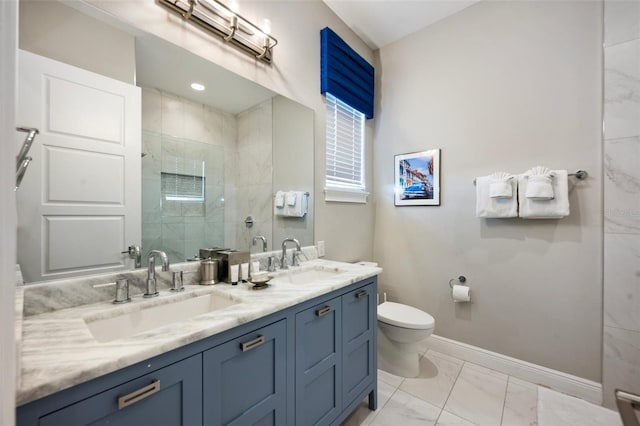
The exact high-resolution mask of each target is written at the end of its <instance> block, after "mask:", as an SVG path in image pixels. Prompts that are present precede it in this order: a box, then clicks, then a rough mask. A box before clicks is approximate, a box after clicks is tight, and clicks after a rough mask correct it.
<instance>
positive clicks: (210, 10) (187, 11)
mask: <svg viewBox="0 0 640 426" xmlns="http://www.w3.org/2000/svg"><path fill="white" fill-rule="evenodd" d="M158 1H159V3H160V4H162V5H163V6H165V7H167V8H169V9H171V10H173V11H174V12H177V13H178V14H180V15H181V16H182V17H183V18H184V19H185V20H187V21H191V22H193V23H194V24H196V25H198V26H200V27H201V28H203V29H205V30H207V31H209V32H211V33H213V34H216V35H218V36H219V37H221V38H222V39H223V40H224V41H226V42H228V43H231V44H233V45H234V46H236V47H239V48H240V49H242V50H244V51H245V52H247V53H249V54H251V55H253V56H255V58H256V59H259V60H261V61H264V62H267V63H271V61H272V57H273V47H274V46H275V45H276V44H278V40H276V38H275V37H273V36H271V35H270V34H269V33H270V31H271V29H270V28H269V29H267V30H266V31H265V30H263V29H261V28H260V27H258V26H257V25H256V24H254V23H252V22H251V21H249V20H248V19H246V18H244V17H242V15H240V14H239V13H238V12H237V10H236V11H234V10H233V9H234V8H233V7H228V6H226V5H225V4H223V3H221V2H220V1H218V0H158ZM236 4H237V3H236ZM235 9H237V7H235Z"/></svg>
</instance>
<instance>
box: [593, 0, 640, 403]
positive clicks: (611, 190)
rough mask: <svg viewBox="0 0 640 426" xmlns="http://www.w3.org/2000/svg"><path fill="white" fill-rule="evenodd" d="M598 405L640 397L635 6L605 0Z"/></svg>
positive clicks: (639, 40)
mask: <svg viewBox="0 0 640 426" xmlns="http://www.w3.org/2000/svg"><path fill="white" fill-rule="evenodd" d="M604 18H605V23H604V28H605V38H604V41H605V49H604V51H605V63H604V64H605V75H604V82H605V85H604V96H605V103H604V124H605V132H604V139H605V140H604V156H605V158H604V164H605V182H604V214H605V226H604V230H605V235H604V336H603V343H604V351H603V353H604V359H603V371H602V375H603V377H602V382H603V391H604V403H605V405H606V406H608V407H610V408H615V402H614V394H613V392H614V390H615V389H616V388H620V389H624V390H627V391H631V392H635V393H638V394H640V168H638V165H639V164H640V98H639V97H638V94H639V93H640V65H639V64H640V2H638V1H611V0H606V1H605V9H604Z"/></svg>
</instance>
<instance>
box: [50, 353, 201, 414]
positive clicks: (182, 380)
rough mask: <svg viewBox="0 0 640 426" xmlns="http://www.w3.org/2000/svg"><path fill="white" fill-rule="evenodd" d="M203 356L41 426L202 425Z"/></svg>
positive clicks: (70, 409) (85, 403)
mask: <svg viewBox="0 0 640 426" xmlns="http://www.w3.org/2000/svg"><path fill="white" fill-rule="evenodd" d="M201 394H202V356H201V355H200V354H198V355H194V356H192V357H190V358H187V359H185V360H183V361H180V362H176V363H175V364H171V365H169V366H167V367H164V368H161V369H160V370H157V371H154V372H153V373H149V374H146V375H144V376H142V377H139V378H137V379H134V380H131V381H129V382H127V383H123V384H122V385H120V386H116V387H115V388H112V389H109V390H107V391H105V392H102V393H99V394H97V395H94V396H91V397H89V398H87V399H85V400H82V401H80V402H77V403H75V404H72V405H70V406H68V407H65V408H63V409H61V410H58V411H55V412H53V413H51V414H48V415H46V416H43V417H41V418H40V419H39V421H38V424H39V425H41V426H76V425H78V426H80V425H82V426H84V425H96V426H97V425H105V426H106V425H118V426H128V425H130V426H140V425H163V426H174V425H175V426H191V425H200V424H202V399H201Z"/></svg>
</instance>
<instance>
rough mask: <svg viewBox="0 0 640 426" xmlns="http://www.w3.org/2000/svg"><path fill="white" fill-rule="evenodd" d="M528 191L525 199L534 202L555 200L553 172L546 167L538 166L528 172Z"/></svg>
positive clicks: (526, 174)
mask: <svg viewBox="0 0 640 426" xmlns="http://www.w3.org/2000/svg"><path fill="white" fill-rule="evenodd" d="M524 175H525V177H526V178H527V191H526V193H525V197H527V198H529V199H532V200H539V201H543V200H553V198H554V196H555V194H554V192H553V177H554V173H553V171H551V170H549V169H548V168H546V167H542V166H537V167H534V168H532V169H531V170H529V171H527V172H526V173H525V174H524Z"/></svg>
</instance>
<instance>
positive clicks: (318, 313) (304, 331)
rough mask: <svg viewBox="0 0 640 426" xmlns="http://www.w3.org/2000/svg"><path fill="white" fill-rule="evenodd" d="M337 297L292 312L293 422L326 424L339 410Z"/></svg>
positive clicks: (339, 316) (339, 317)
mask: <svg viewBox="0 0 640 426" xmlns="http://www.w3.org/2000/svg"><path fill="white" fill-rule="evenodd" d="M341 324H342V303H341V299H340V297H336V298H333V299H330V300H327V301H326V302H322V303H320V304H317V305H315V306H312V307H310V308H308V309H306V310H304V311H302V312H299V313H297V314H296V332H295V334H296V362H295V365H296V367H295V368H296V379H295V388H296V389H295V399H296V401H295V410H296V425H329V424H332V421H333V420H334V419H335V418H336V417H337V416H338V414H340V412H341V411H342V397H341V393H342V386H341V376H342V359H341V351H342V349H341V347H342V338H341V331H342V330H341Z"/></svg>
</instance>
